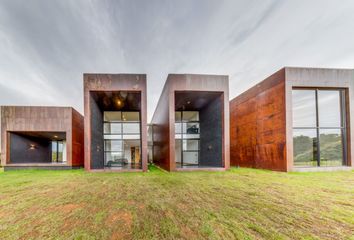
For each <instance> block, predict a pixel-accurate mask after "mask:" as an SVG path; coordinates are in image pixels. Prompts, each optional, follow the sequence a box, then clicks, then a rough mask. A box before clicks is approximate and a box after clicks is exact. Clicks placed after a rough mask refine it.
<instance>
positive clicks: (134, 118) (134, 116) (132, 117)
mask: <svg viewBox="0 0 354 240" xmlns="http://www.w3.org/2000/svg"><path fill="white" fill-rule="evenodd" d="M122 120H123V121H127V122H139V121H140V113H139V112H122Z"/></svg>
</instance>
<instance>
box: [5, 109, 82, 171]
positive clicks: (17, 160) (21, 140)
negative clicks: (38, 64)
mask: <svg viewBox="0 0 354 240" xmlns="http://www.w3.org/2000/svg"><path fill="white" fill-rule="evenodd" d="M1 139H2V141H1V153H2V154H1V165H2V166H3V167H4V169H5V170H11V169H26V168H41V169H72V168H79V167H82V166H83V165H84V162H83V154H84V152H83V144H84V119H83V117H82V116H81V114H80V113H78V112H77V111H75V110H74V109H73V108H71V107H20V106H2V107H1Z"/></svg>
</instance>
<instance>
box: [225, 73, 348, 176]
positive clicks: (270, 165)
mask: <svg viewBox="0 0 354 240" xmlns="http://www.w3.org/2000/svg"><path fill="white" fill-rule="evenodd" d="M297 88H300V89H314V88H316V89H329V90H331V89H344V92H345V102H346V109H345V112H346V118H345V120H344V121H345V122H346V138H347V144H346V145H347V148H346V155H347V156H346V158H347V163H346V165H347V166H353V164H354V163H353V160H354V155H353V152H352V151H351V149H353V147H354V141H353V140H352V138H351V136H353V134H354V132H353V131H354V130H353V129H354V126H353V123H351V122H350V117H351V116H353V114H354V109H353V104H354V102H353V96H354V72H353V70H349V69H348V70H347V69H320V68H294V67H285V68H283V69H281V70H279V71H278V72H276V73H274V74H273V75H271V76H270V77H268V78H266V79H265V80H264V81H262V82H261V83H259V84H257V85H256V86H254V87H252V88H251V89H249V90H248V91H246V92H244V93H242V94H241V95H239V96H238V97H236V98H234V99H233V100H231V101H230V131H231V132H230V139H231V140H230V142H231V143H230V144H231V146H230V156H231V166H241V167H252V168H263V169H270V170H277V171H293V170H295V167H294V161H293V151H294V149H293V109H292V108H293V105H292V104H293V103H292V90H293V89H297Z"/></svg>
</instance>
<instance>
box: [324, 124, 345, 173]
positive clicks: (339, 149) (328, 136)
mask: <svg viewBox="0 0 354 240" xmlns="http://www.w3.org/2000/svg"><path fill="white" fill-rule="evenodd" d="M341 131H342V130H341V129H321V130H320V153H321V162H320V165H321V166H323V167H325V166H342V165H343V141H342V132H341Z"/></svg>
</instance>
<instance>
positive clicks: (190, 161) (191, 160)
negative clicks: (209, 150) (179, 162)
mask: <svg viewBox="0 0 354 240" xmlns="http://www.w3.org/2000/svg"><path fill="white" fill-rule="evenodd" d="M198 156H199V153H198V152H183V164H184V165H198V158H199V157H198Z"/></svg>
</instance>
